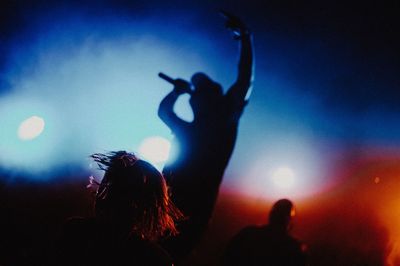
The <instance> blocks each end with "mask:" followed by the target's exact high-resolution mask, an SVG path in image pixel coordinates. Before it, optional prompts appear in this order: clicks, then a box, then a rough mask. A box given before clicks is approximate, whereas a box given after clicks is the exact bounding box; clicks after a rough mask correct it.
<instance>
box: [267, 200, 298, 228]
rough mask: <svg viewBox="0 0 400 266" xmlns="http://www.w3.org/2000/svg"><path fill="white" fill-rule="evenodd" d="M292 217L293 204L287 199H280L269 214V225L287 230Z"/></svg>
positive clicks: (293, 211)
mask: <svg viewBox="0 0 400 266" xmlns="http://www.w3.org/2000/svg"><path fill="white" fill-rule="evenodd" d="M294 215H295V209H294V205H293V203H292V202H291V201H290V200H288V199H280V200H278V201H277V202H275V204H274V205H273V206H272V209H271V211H270V213H269V224H270V225H272V226H275V227H279V228H282V229H284V230H288V229H289V225H290V221H291V219H292V217H293V216H294Z"/></svg>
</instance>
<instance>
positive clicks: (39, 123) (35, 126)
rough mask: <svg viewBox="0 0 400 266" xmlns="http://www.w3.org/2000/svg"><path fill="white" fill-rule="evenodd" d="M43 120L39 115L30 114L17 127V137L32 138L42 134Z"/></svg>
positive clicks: (22, 138)
mask: <svg viewBox="0 0 400 266" xmlns="http://www.w3.org/2000/svg"><path fill="white" fill-rule="evenodd" d="M44 126H45V122H44V120H43V118H41V117H39V116H36V115H34V116H31V117H29V118H27V119H26V120H24V121H23V122H22V123H21V124H20V126H19V127H18V132H17V134H18V137H19V138H20V139H21V140H32V139H35V138H37V137H38V136H39V135H40V134H42V132H43V130H44Z"/></svg>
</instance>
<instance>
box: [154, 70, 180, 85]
mask: <svg viewBox="0 0 400 266" xmlns="http://www.w3.org/2000/svg"><path fill="white" fill-rule="evenodd" d="M158 76H159V77H160V78H162V79H163V80H165V81H166V82H169V83H171V84H172V85H175V83H176V82H175V79H173V78H171V77H170V76H167V75H165V74H164V73H162V72H160V73H158Z"/></svg>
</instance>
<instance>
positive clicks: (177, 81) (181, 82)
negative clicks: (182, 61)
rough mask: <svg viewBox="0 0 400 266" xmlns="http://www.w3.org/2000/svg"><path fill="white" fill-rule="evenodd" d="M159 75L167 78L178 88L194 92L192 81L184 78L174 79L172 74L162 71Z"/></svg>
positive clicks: (167, 80)
mask: <svg viewBox="0 0 400 266" xmlns="http://www.w3.org/2000/svg"><path fill="white" fill-rule="evenodd" d="M158 76H159V77H160V78H162V79H163V80H165V81H166V82H168V83H171V84H172V85H174V86H175V87H176V88H179V89H183V90H184V91H185V92H186V93H189V94H191V93H192V92H193V90H192V84H190V82H188V81H186V80H183V79H173V78H171V77H170V76H168V75H166V74H164V73H162V72H160V73H158Z"/></svg>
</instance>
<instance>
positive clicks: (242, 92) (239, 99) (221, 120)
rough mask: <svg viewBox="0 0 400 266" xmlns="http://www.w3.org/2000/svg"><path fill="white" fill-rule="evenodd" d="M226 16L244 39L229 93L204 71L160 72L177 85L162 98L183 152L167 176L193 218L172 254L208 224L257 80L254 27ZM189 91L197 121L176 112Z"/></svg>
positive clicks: (184, 225)
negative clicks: (181, 75) (175, 75)
mask: <svg viewBox="0 0 400 266" xmlns="http://www.w3.org/2000/svg"><path fill="white" fill-rule="evenodd" d="M222 15H223V16H224V17H225V18H226V27H227V28H228V29H230V30H232V31H233V33H234V35H235V39H236V40H238V41H239V43H240V58H239V66H238V75H237V78H236V81H235V82H234V83H233V85H232V86H231V87H230V88H229V89H228V91H227V92H226V93H225V94H224V93H223V89H222V87H221V85H220V84H218V83H216V82H215V81H213V80H212V79H211V78H210V77H208V76H207V75H206V74H204V73H195V74H194V75H193V76H192V77H191V80H190V82H188V81H185V80H183V79H172V78H169V77H168V76H166V75H164V74H162V73H160V77H162V78H164V79H166V80H167V81H169V82H170V83H172V84H174V88H173V90H172V91H171V92H170V93H169V94H168V95H166V97H165V98H164V99H163V100H162V101H161V103H160V106H159V110H158V114H159V117H160V118H161V120H162V121H163V122H164V123H165V124H166V125H167V126H168V127H169V128H170V129H171V131H172V134H173V135H174V143H173V148H175V149H176V150H178V151H179V154H178V156H177V157H176V158H175V159H174V160H172V161H170V162H168V163H167V164H166V166H165V167H164V169H163V174H164V176H165V177H166V178H167V182H168V185H169V186H170V187H171V190H172V197H173V200H174V202H175V204H176V205H177V206H178V208H179V209H181V210H182V212H183V213H184V214H185V215H186V216H187V217H188V219H187V220H186V221H185V222H183V223H180V224H179V228H180V231H182V232H183V231H185V234H181V235H180V236H177V238H178V241H176V240H174V245H170V243H168V245H167V248H168V249H169V250H170V252H171V253H172V254H179V256H180V255H182V254H183V253H188V252H189V251H190V250H191V249H192V248H193V246H195V245H196V243H197V242H198V240H199V239H200V237H201V236H202V235H203V234H204V231H205V229H206V228H207V225H208V222H209V220H210V217H211V215H212V211H213V208H214V205H215V201H216V198H217V195H218V190H219V185H220V183H221V181H222V177H223V175H224V171H225V168H226V166H227V165H228V162H229V159H230V157H231V155H232V152H233V149H234V146H235V141H236V138H237V131H238V124H239V119H240V117H241V115H242V112H243V109H244V107H245V106H246V104H247V99H248V97H249V95H250V89H251V84H252V78H253V77H252V75H253V52H252V36H251V34H250V31H249V30H248V28H247V27H246V25H245V24H244V23H243V22H242V21H241V20H240V19H239V18H237V17H235V16H233V15H231V14H228V13H226V12H222ZM192 88H193V89H192ZM185 93H188V94H190V99H189V104H190V106H191V108H192V110H193V114H194V119H193V121H191V122H187V121H185V120H183V119H181V118H180V117H178V116H177V115H176V113H175V112H174V110H173V108H174V104H175V102H176V101H177V99H178V98H179V96H181V95H183V94H185ZM179 240H180V241H179Z"/></svg>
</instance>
